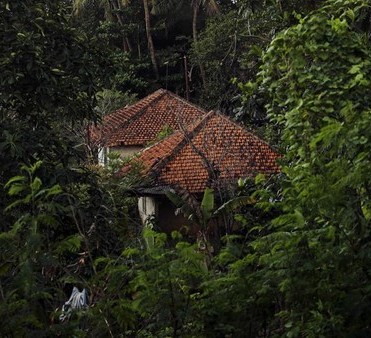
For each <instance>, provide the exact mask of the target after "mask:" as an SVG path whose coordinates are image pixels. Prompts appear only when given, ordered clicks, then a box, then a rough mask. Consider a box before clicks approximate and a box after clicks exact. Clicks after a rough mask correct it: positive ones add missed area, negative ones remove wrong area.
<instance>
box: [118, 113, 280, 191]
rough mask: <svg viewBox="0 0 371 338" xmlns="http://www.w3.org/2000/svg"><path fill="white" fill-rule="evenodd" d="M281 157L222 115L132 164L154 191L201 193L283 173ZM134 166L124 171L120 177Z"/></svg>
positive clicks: (212, 115) (211, 116) (207, 119)
mask: <svg viewBox="0 0 371 338" xmlns="http://www.w3.org/2000/svg"><path fill="white" fill-rule="evenodd" d="M278 157H279V154H278V153H276V152H275V151H274V150H273V149H272V148H271V147H270V146H269V145H268V144H267V143H266V142H264V141H263V140H261V139H259V138H258V137H257V136H255V135H254V134H252V133H251V132H248V131H247V130H246V129H244V128H243V127H241V126H239V125H238V124H236V123H235V122H233V121H231V120H230V119H228V118H227V117H225V116H222V115H221V114H218V113H215V112H210V113H208V114H207V115H206V116H204V117H203V118H202V119H200V120H198V121H197V122H194V123H193V124H192V125H191V126H189V127H188V128H187V129H183V130H181V131H178V132H176V133H174V134H173V135H171V136H169V137H167V138H166V139H164V140H162V141H160V142H158V143H157V144H155V145H153V146H151V147H149V148H147V149H145V150H144V151H142V153H141V154H140V156H139V157H138V158H137V159H135V160H133V161H140V162H142V163H143V165H144V170H143V173H144V174H145V175H146V176H149V177H151V178H152V182H151V185H152V186H172V187H174V188H181V189H185V190H188V191H189V192H190V193H200V192H202V191H204V189H205V188H206V186H211V187H213V186H214V187H215V186H216V185H220V184H221V182H223V183H227V182H231V181H235V180H236V179H237V178H239V177H247V176H254V175H256V174H257V173H264V174H273V173H277V172H279V170H280V169H279V166H278V164H277V162H276V160H277V158H278ZM128 170H130V165H129V166H125V167H124V168H123V169H122V174H123V173H125V172H127V171H128Z"/></svg>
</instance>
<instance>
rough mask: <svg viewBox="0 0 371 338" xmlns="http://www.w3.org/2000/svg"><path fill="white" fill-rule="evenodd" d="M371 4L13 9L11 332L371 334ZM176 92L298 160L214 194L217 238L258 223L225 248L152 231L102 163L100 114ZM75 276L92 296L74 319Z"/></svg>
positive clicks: (2, 239)
mask: <svg viewBox="0 0 371 338" xmlns="http://www.w3.org/2000/svg"><path fill="white" fill-rule="evenodd" d="M370 6H371V1H369V0H328V1H314V0H297V1H296V0H264V1H256V0H236V1H231V0H192V1H191V0H182V1H181V0H178V1H173V0H168V1H165V0H152V1H150V0H143V1H139V0H131V1H128V0H75V1H72V0H63V1H53V0H32V1H31V0H22V1H6V0H0V46H1V48H0V126H1V128H0V231H1V232H0V336H2V337H38V338H40V337H369V336H370V335H371V317H370V314H369V312H370V311H369V309H370V307H371V175H370V173H371V163H370V160H371V149H370V148H371V99H370V98H371V44H370V34H371V8H370ZM160 87H163V88H168V89H169V90H172V91H174V92H176V93H178V94H179V95H181V96H183V97H187V98H189V99H190V100H191V101H193V102H195V103H197V104H199V105H200V106H202V107H205V108H210V109H220V110H221V111H222V112H223V113H225V114H227V115H229V116H230V117H232V118H234V119H237V120H239V121H242V122H243V123H245V124H246V126H248V127H249V128H253V129H255V130H256V132H258V133H259V134H260V135H264V137H265V138H266V140H267V141H269V142H270V143H271V144H272V145H273V146H275V147H276V148H277V149H279V151H280V152H281V153H282V155H283V157H282V162H281V166H282V173H281V174H280V175H279V176H278V177H263V176H261V175H258V176H257V177H256V178H255V180H247V179H243V178H241V179H240V180H239V182H238V186H237V188H236V190H235V191H234V192H233V193H232V194H231V195H230V196H229V198H228V200H226V201H217V200H215V204H216V205H215V206H214V205H213V204H214V203H211V202H212V196H211V192H210V191H206V192H205V198H204V203H202V204H200V205H199V206H197V207H198V209H199V210H200V211H201V212H198V214H200V215H201V216H202V217H201V218H200V219H199V226H200V227H202V229H203V230H204V231H206V230H207V227H208V222H209V220H210V219H212V218H213V217H214V216H215V214H216V210H218V211H220V212H223V213H224V216H225V217H229V218H233V219H234V220H235V221H236V222H238V223H239V224H240V227H239V229H238V231H234V232H232V231H225V230H223V229H221V230H220V238H219V239H218V240H219V245H218V246H217V247H215V250H214V251H213V252H211V251H210V250H208V249H207V248H208V245H209V243H203V244H204V245H203V246H201V245H200V243H198V242H195V241H192V240H189V239H188V238H187V237H185V236H182V235H181V234H180V233H177V232H174V233H172V234H164V233H161V232H158V231H155V229H153V228H152V229H151V228H150V227H148V228H146V229H144V230H143V229H142V227H141V226H140V225H139V222H138V220H137V215H136V214H135V212H134V210H135V208H136V201H135V199H133V197H131V195H130V194H129V193H128V190H129V188H130V187H131V186H133V185H134V184H135V182H136V180H137V179H138V177H131V176H130V177H124V178H122V179H118V178H117V177H116V176H115V175H114V173H115V171H116V170H117V167H118V166H119V163H117V160H116V161H112V162H111V165H110V166H108V167H106V168H104V169H99V168H96V167H95V166H93V165H91V162H89V158H88V157H89V153H88V152H87V150H86V147H85V146H84V137H83V136H84V130H85V127H86V126H87V124H88V123H94V122H96V121H99V120H100V118H101V117H102V115H104V114H106V113H108V112H110V111H112V110H114V109H115V108H117V107H122V106H124V105H125V104H128V103H131V102H134V101H135V100H136V99H138V98H141V97H144V96H145V95H147V94H149V93H151V92H152V91H154V90H155V89H157V88H160ZM139 179H140V178H139ZM222 202H223V203H222ZM191 212H192V211H191ZM194 212H195V213H196V211H194ZM73 286H77V287H78V288H79V289H80V290H82V288H86V289H87V290H88V295H89V303H90V306H89V307H88V308H87V309H85V310H81V311H76V312H75V313H73V314H72V316H71V317H70V318H69V320H68V321H65V322H63V323H62V322H60V321H59V315H60V314H61V307H62V305H63V303H64V302H65V301H66V300H67V299H68V297H69V295H70V293H71V290H72V287H73Z"/></svg>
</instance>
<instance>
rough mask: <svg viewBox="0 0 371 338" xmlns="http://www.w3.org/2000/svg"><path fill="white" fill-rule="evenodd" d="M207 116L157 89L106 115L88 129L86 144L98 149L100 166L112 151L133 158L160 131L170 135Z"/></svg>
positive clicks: (192, 106)
mask: <svg viewBox="0 0 371 338" xmlns="http://www.w3.org/2000/svg"><path fill="white" fill-rule="evenodd" d="M205 114H206V111H204V110H203V109H201V108H199V107H197V106H196V105H193V104H192V103H190V102H188V101H186V100H185V99H183V98H181V97H179V96H177V95H175V94H173V93H171V92H170V91H167V90H164V89H160V90H157V91H156V92H154V93H152V94H151V95H149V96H147V97H145V98H143V99H141V100H140V101H138V102H137V103H135V104H133V105H131V106H127V107H125V108H122V109H119V110H117V111H115V112H113V113H111V114H108V115H105V116H104V117H103V120H102V122H101V123H100V124H99V125H97V126H92V127H90V129H89V138H90V140H89V144H90V147H91V148H93V149H97V150H98V153H99V155H98V159H99V163H101V164H105V163H106V161H107V154H108V153H109V152H111V151H115V152H118V153H120V154H121V156H122V157H125V156H130V155H133V154H134V153H136V152H138V151H140V150H142V149H143V148H144V147H145V146H147V145H148V144H149V142H152V141H154V140H155V139H156V137H157V136H158V135H159V134H160V133H161V132H165V133H166V132H168V133H169V132H172V131H175V130H178V129H179V128H180V127H182V126H185V125H188V124H190V123H191V122H193V121H194V120H195V119H196V118H199V117H200V116H203V115H205Z"/></svg>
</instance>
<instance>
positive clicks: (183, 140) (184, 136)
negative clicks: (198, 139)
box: [143, 111, 215, 178]
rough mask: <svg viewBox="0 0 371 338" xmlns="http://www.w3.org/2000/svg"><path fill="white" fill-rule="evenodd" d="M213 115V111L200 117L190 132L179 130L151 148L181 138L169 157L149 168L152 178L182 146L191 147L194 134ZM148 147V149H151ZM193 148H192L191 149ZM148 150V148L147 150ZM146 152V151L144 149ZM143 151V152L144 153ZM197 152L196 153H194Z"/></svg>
mask: <svg viewBox="0 0 371 338" xmlns="http://www.w3.org/2000/svg"><path fill="white" fill-rule="evenodd" d="M213 114H215V112H214V111H210V112H208V113H207V114H206V115H204V116H202V118H201V119H200V120H199V121H197V122H195V126H194V127H192V128H191V130H189V131H187V130H185V129H184V128H181V129H180V130H178V131H176V132H175V133H174V134H171V135H169V136H168V137H166V138H165V139H163V140H161V141H159V142H157V143H155V144H154V145H152V146H151V147H154V146H156V145H157V144H159V143H160V142H164V141H165V140H166V139H169V138H171V137H176V136H177V135H178V134H182V138H181V139H180V141H179V142H178V144H177V145H176V146H174V147H173V149H172V151H171V152H170V154H169V155H167V156H166V157H164V158H163V159H161V160H160V161H158V162H157V163H155V164H154V165H153V166H152V167H151V168H149V170H148V172H149V171H151V172H152V173H153V175H152V176H153V178H155V177H156V176H158V174H159V172H160V171H161V170H162V169H163V168H164V167H165V166H166V165H167V164H168V163H169V162H170V161H171V160H172V159H173V157H174V156H175V155H176V154H177V153H178V152H179V151H180V150H181V149H183V148H184V146H185V145H186V144H187V143H189V144H190V145H191V146H192V142H190V140H192V139H193V138H194V137H195V136H196V134H197V133H198V132H199V131H200V130H201V129H202V127H203V126H204V125H206V122H207V121H208V120H209V119H210V118H211V116H212V115H213ZM151 147H149V148H151ZM192 148H193V147H192ZM147 149H148V148H147ZM144 150H146V149H144ZM144 150H143V151H144ZM196 152H197V151H196Z"/></svg>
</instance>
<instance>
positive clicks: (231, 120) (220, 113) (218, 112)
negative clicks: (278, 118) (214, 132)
mask: <svg viewBox="0 0 371 338" xmlns="http://www.w3.org/2000/svg"><path fill="white" fill-rule="evenodd" d="M214 113H215V115H218V116H220V117H221V118H222V119H224V120H227V121H228V122H229V123H232V124H234V125H235V126H236V127H238V128H239V129H242V130H243V131H244V132H247V133H249V134H250V135H251V136H252V137H253V138H255V139H257V140H259V141H261V142H263V143H264V144H266V145H267V146H268V147H269V148H271V149H272V150H274V148H273V147H272V146H271V145H270V144H269V143H268V142H267V141H266V140H264V139H263V138H261V137H260V136H258V135H256V134H255V133H254V131H253V130H251V129H250V128H247V127H246V126H244V125H241V124H240V123H238V122H237V121H235V120H233V119H231V118H230V117H228V116H226V115H224V114H223V113H222V112H220V111H214ZM275 151H276V150H275Z"/></svg>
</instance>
